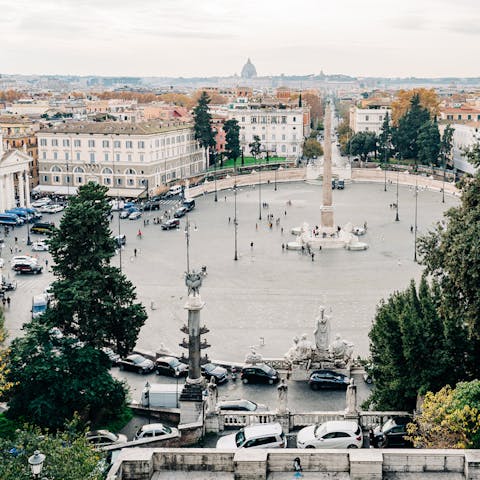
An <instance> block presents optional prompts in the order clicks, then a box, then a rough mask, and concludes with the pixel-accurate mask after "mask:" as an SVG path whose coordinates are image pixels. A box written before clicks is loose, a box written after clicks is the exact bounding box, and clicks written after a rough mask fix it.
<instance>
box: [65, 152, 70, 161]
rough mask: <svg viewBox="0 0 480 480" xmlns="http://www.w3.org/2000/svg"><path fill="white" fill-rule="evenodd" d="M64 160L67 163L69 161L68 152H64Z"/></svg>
mask: <svg viewBox="0 0 480 480" xmlns="http://www.w3.org/2000/svg"><path fill="white" fill-rule="evenodd" d="M65 160H66V161H67V162H68V161H69V160H70V155H69V154H68V152H65Z"/></svg>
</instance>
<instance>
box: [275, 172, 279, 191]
mask: <svg viewBox="0 0 480 480" xmlns="http://www.w3.org/2000/svg"><path fill="white" fill-rule="evenodd" d="M277 170H278V167H277V168H276V169H275V191H277Z"/></svg>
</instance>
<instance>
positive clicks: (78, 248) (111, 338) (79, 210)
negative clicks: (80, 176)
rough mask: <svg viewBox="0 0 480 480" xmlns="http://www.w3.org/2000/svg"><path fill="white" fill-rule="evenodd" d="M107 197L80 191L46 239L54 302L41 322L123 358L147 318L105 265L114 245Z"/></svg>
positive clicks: (96, 188) (94, 190) (98, 189)
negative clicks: (56, 227)
mask: <svg viewBox="0 0 480 480" xmlns="http://www.w3.org/2000/svg"><path fill="white" fill-rule="evenodd" d="M106 192H107V187H104V186H101V185H97V184H94V183H91V182H90V183H88V184H86V185H84V186H82V187H80V189H79V192H78V195H77V196H76V197H73V198H72V200H71V201H70V204H69V206H68V208H67V209H66V210H65V214H64V216H63V217H62V220H61V222H60V228H58V229H56V230H55V231H54V232H53V234H52V236H51V237H50V240H49V245H50V252H51V254H52V257H53V260H54V265H53V272H54V274H55V275H56V277H57V280H56V281H55V282H54V283H53V287H52V288H53V293H54V295H55V298H56V302H55V303H54V304H53V305H52V307H51V308H49V309H48V311H47V313H46V314H45V315H44V317H43V321H44V322H45V323H46V324H48V325H51V326H52V327H53V326H55V327H57V328H59V329H60V331H61V332H62V333H63V334H65V335H74V336H75V337H76V338H78V339H79V340H80V341H82V342H85V343H87V344H88V345H90V346H92V347H96V348H100V347H104V346H112V347H113V348H114V350H116V351H117V352H118V353H119V354H120V355H122V356H123V355H126V354H128V353H129V352H130V351H131V350H132V349H133V348H134V346H135V343H136V341H137V337H138V333H139V331H140V328H141V327H142V326H143V324H144V323H145V320H146V319H147V314H146V312H145V308H144V307H143V306H142V305H141V304H140V303H136V302H135V300H136V298H137V297H136V293H135V288H134V286H133V285H132V283H131V282H130V281H128V280H127V278H126V277H125V275H123V274H122V272H121V271H120V270H119V269H118V268H117V267H113V266H111V265H110V259H111V257H112V256H113V255H114V253H115V240H114V239H113V238H112V236H111V231H110V228H109V216H110V205H109V203H108V200H107V197H106Z"/></svg>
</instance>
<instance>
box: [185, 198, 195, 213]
mask: <svg viewBox="0 0 480 480" xmlns="http://www.w3.org/2000/svg"><path fill="white" fill-rule="evenodd" d="M183 206H184V207H185V208H186V209H187V211H188V212H191V211H192V210H193V209H194V208H195V200H193V199H192V200H184V201H183Z"/></svg>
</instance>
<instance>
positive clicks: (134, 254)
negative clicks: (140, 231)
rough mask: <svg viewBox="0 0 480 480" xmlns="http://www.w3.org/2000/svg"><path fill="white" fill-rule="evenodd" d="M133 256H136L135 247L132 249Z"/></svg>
mask: <svg viewBox="0 0 480 480" xmlns="http://www.w3.org/2000/svg"><path fill="white" fill-rule="evenodd" d="M133 256H134V257H136V256H137V249H136V248H134V249H133Z"/></svg>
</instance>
